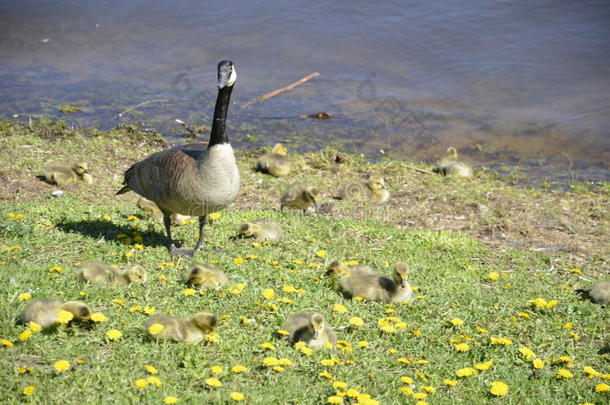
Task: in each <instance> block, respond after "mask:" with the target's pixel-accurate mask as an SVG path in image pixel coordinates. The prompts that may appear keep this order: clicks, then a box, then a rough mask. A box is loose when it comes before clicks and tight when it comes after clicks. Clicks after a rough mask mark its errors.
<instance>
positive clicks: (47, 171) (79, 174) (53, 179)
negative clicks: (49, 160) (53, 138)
mask: <svg viewBox="0 0 610 405" xmlns="http://www.w3.org/2000/svg"><path fill="white" fill-rule="evenodd" d="M87 170H89V166H88V165H87V163H85V162H81V163H77V164H75V165H73V166H71V167H67V166H61V165H47V166H45V167H44V170H43V176H44V178H45V180H46V181H47V182H49V183H51V184H57V185H58V186H65V185H66V184H70V183H72V182H73V181H76V180H79V179H81V180H84V181H85V182H86V183H87V184H91V183H92V182H93V178H92V177H91V176H90V175H89V174H87Z"/></svg>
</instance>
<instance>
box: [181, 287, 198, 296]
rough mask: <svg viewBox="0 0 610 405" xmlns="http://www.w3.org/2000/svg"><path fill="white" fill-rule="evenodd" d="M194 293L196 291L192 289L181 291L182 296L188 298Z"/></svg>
mask: <svg viewBox="0 0 610 405" xmlns="http://www.w3.org/2000/svg"><path fill="white" fill-rule="evenodd" d="M196 292H197V291H195V290H194V289H192V288H187V289H185V290H184V291H182V294H184V295H186V296H187V297H188V296H191V295H195V293H196Z"/></svg>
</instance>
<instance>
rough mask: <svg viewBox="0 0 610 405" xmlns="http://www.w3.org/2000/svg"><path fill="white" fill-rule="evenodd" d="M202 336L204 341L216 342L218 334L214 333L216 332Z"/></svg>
mask: <svg viewBox="0 0 610 405" xmlns="http://www.w3.org/2000/svg"><path fill="white" fill-rule="evenodd" d="M204 338H205V341H206V342H210V343H218V336H217V335H216V332H211V333H208V334H206V335H205V336H204Z"/></svg>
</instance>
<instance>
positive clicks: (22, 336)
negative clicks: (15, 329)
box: [19, 330, 32, 342]
mask: <svg viewBox="0 0 610 405" xmlns="http://www.w3.org/2000/svg"><path fill="white" fill-rule="evenodd" d="M31 337H32V331H31V330H24V331H23V332H21V333H20V334H19V340H21V341H22V342H23V341H25V340H28V339H29V338H31Z"/></svg>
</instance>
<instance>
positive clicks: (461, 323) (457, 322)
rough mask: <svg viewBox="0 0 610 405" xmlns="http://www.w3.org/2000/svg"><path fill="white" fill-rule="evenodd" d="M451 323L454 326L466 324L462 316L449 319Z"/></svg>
mask: <svg viewBox="0 0 610 405" xmlns="http://www.w3.org/2000/svg"><path fill="white" fill-rule="evenodd" d="M449 323H450V324H451V325H453V326H462V325H463V324H464V321H463V320H461V319H460V318H453V319H452V320H450V321H449Z"/></svg>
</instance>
